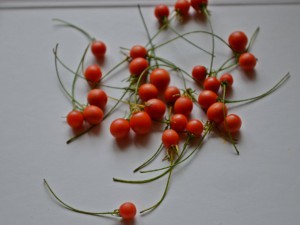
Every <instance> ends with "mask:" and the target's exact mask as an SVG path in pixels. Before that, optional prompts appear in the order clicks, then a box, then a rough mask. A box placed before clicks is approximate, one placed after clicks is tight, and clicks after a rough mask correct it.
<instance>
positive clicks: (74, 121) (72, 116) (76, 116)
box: [67, 110, 84, 129]
mask: <svg viewBox="0 0 300 225" xmlns="http://www.w3.org/2000/svg"><path fill="white" fill-rule="evenodd" d="M83 121H84V118H83V115H82V112H81V111H78V110H72V111H71V112H69V113H68V115H67V123H68V124H69V126H70V127H72V128H74V129H76V128H80V127H82V125H83Z"/></svg>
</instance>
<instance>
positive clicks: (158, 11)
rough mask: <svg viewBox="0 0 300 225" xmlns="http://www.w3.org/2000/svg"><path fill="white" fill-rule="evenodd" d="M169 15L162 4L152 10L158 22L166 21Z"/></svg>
mask: <svg viewBox="0 0 300 225" xmlns="http://www.w3.org/2000/svg"><path fill="white" fill-rule="evenodd" d="M169 14H170V12H169V8H168V6H166V5H164V4H160V5H157V6H156V7H155V9H154V15H155V17H156V18H157V19H158V20H159V21H164V20H165V19H167V18H168V16H169Z"/></svg>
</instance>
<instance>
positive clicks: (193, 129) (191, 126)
mask: <svg viewBox="0 0 300 225" xmlns="http://www.w3.org/2000/svg"><path fill="white" fill-rule="evenodd" d="M186 131H187V132H189V133H190V134H191V135H193V136H194V137H200V136H201V134H202V132H203V124H202V122H201V121H200V120H197V119H192V120H190V121H189V122H188V123H187V125H186Z"/></svg>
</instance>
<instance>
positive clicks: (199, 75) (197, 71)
mask: <svg viewBox="0 0 300 225" xmlns="http://www.w3.org/2000/svg"><path fill="white" fill-rule="evenodd" d="M206 75H207V69H206V67H204V66H201V65H198V66H194V68H193V70H192V76H193V78H194V79H195V80H196V81H198V82H203V81H204V80H205V78H206Z"/></svg>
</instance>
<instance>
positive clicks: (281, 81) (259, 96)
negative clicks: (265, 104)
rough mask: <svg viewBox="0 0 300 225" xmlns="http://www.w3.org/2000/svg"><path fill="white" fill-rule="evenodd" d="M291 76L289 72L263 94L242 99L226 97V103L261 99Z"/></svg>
mask: <svg viewBox="0 0 300 225" xmlns="http://www.w3.org/2000/svg"><path fill="white" fill-rule="evenodd" d="M289 78H290V73H287V74H286V75H285V76H284V77H283V78H281V79H280V81H279V82H278V83H276V84H275V85H274V86H273V87H272V88H271V89H270V90H268V91H267V92H265V93H263V94H261V95H258V96H255V97H252V98H246V99H240V100H228V99H225V103H241V102H254V101H257V100H259V99H261V98H263V97H266V96H268V95H269V94H271V93H273V92H274V91H276V90H277V89H278V88H279V87H280V86H281V85H282V84H284V82H286V81H287V79H289Z"/></svg>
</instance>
